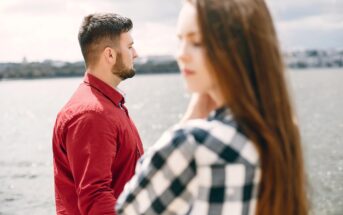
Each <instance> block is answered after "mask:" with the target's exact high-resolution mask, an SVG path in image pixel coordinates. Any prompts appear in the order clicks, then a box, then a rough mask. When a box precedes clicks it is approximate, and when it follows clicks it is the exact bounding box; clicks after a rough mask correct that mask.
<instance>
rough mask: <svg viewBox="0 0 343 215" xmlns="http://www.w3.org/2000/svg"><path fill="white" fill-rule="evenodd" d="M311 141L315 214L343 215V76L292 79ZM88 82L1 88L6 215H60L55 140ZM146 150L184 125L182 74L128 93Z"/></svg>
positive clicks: (136, 84)
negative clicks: (63, 111)
mask: <svg viewBox="0 0 343 215" xmlns="http://www.w3.org/2000/svg"><path fill="white" fill-rule="evenodd" d="M288 79H289V83H290V86H291V89H292V90H291V91H292V96H293V100H294V101H295V106H296V110H297V113H298V117H299V122H300V126H301V132H302V137H303V147H304V153H305V158H306V167H307V171H308V178H309V182H310V187H311V189H310V193H309V194H310V196H311V201H312V207H313V213H314V214H318V215H326V214H330V215H331V214H332V215H338V214H340V215H341V214H343V71H342V70H339V69H325V70H302V71H291V72H289V73H288ZM81 81H82V78H66V79H42V80H16V81H2V82H0V131H1V132H0V147H1V148H0V215H21V214H34V215H46V214H54V212H55V207H54V189H53V167H52V146H51V137H52V129H53V126H54V122H55V118H56V114H57V112H58V111H59V109H60V108H61V107H62V106H63V105H64V103H65V102H67V100H68V99H69V97H70V96H71V95H72V93H73V92H74V90H75V89H76V88H77V87H78V85H79V83H80V82H81ZM120 88H121V89H123V90H124V91H125V92H126V102H127V107H128V108H129V112H130V114H131V116H132V118H133V119H134V121H135V123H136V125H137V128H138V130H139V132H140V134H141V137H142V140H143V144H144V146H145V148H148V147H149V145H151V144H153V143H154V142H155V141H156V139H158V137H159V136H160V135H161V134H162V132H163V131H164V130H165V129H167V128H168V127H170V126H171V125H173V124H174V123H176V122H178V121H179V119H180V118H181V116H182V113H183V112H184V111H185V109H186V106H187V103H188V100H189V95H188V94H187V93H186V92H185V89H184V86H183V82H182V80H181V77H180V76H179V75H178V74H168V75H167V74H166V75H137V76H136V77H134V78H133V79H130V80H127V81H125V82H123V83H122V84H121V85H120Z"/></svg>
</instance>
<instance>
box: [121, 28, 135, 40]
mask: <svg viewBox="0 0 343 215" xmlns="http://www.w3.org/2000/svg"><path fill="white" fill-rule="evenodd" d="M120 40H121V41H123V42H125V43H133V38H132V36H131V32H130V31H128V32H124V33H121V34H120Z"/></svg>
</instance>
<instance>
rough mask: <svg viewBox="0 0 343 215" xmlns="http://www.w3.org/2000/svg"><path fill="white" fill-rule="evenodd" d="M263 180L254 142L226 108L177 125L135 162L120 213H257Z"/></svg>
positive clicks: (245, 214) (119, 200)
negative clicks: (242, 130) (243, 131)
mask: <svg viewBox="0 0 343 215" xmlns="http://www.w3.org/2000/svg"><path fill="white" fill-rule="evenodd" d="M260 180H261V168H260V163H259V155H258V152H257V149H256V148H255V146H254V144H253V143H252V142H251V141H249V139H247V137H246V136H244V134H242V133H241V132H240V131H239V129H238V128H237V124H236V123H235V121H234V120H233V118H232V115H231V114H230V110H229V109H228V108H221V109H218V110H216V111H214V112H213V113H211V115H210V116H209V118H208V119H207V120H191V121H189V122H188V123H186V124H185V125H182V126H179V127H177V128H173V129H172V130H171V131H168V132H166V133H165V134H164V135H163V136H162V138H161V139H160V140H159V141H158V142H157V143H156V144H155V145H154V146H152V147H151V148H150V149H149V151H148V152H147V153H146V154H145V155H144V156H143V158H142V159H141V160H140V161H139V163H138V164H137V169H136V174H135V176H134V177H133V178H132V179H131V181H130V182H129V183H128V184H126V186H125V188H124V191H123V193H122V194H121V195H120V197H119V198H118V201H117V205H116V211H117V214H118V215H122V214H126V215H135V214H147V215H154V214H168V215H174V214H192V215H202V214H213V215H221V214H230V215H238V214H239V215H241V214H244V215H248V214H251V215H252V214H255V208H256V201H257V193H258V188H259V184H260Z"/></svg>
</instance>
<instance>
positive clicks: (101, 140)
mask: <svg viewBox="0 0 343 215" xmlns="http://www.w3.org/2000/svg"><path fill="white" fill-rule="evenodd" d="M66 132H67V136H66V149H67V156H68V161H69V165H70V168H71V171H72V175H73V178H74V183H75V189H76V192H77V193H76V194H77V196H78V207H79V210H80V212H81V214H115V212H114V210H113V207H114V205H115V201H116V199H115V197H114V192H113V189H112V187H111V184H112V172H111V168H112V165H113V159H114V157H115V156H116V149H117V146H116V144H117V143H116V140H117V133H116V129H115V125H113V124H111V123H110V122H109V121H108V120H107V119H106V118H105V117H104V116H103V115H101V114H100V113H96V112H87V113H84V114H82V115H80V116H77V117H76V118H75V119H72V120H71V122H70V123H69V124H68V130H67V131H66Z"/></svg>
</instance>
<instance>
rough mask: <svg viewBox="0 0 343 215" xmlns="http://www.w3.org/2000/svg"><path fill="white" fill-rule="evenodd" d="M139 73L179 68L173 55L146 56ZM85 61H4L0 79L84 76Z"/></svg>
mask: <svg viewBox="0 0 343 215" xmlns="http://www.w3.org/2000/svg"><path fill="white" fill-rule="evenodd" d="M135 69H136V72H137V74H151V73H153V74H157V73H176V72H179V68H178V66H177V63H176V61H175V59H173V58H172V57H163V58H161V59H160V58H156V59H154V58H146V59H140V60H138V61H137V62H136V63H135ZM84 73H85V65H84V63H83V62H75V63H67V62H55V61H51V60H46V61H44V62H31V63H27V62H23V63H2V64H0V79H2V78H3V79H36V78H56V77H76V76H83V75H84Z"/></svg>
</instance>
